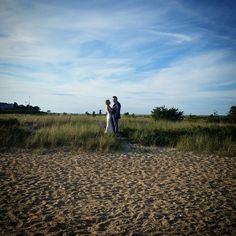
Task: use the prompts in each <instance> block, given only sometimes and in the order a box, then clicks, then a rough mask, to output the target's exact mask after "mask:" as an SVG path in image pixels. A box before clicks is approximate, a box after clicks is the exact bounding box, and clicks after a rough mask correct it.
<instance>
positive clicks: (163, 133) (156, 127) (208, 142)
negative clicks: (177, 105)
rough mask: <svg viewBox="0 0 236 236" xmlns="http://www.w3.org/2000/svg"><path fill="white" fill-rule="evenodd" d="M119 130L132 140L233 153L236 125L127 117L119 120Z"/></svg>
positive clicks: (234, 151)
mask: <svg viewBox="0 0 236 236" xmlns="http://www.w3.org/2000/svg"><path fill="white" fill-rule="evenodd" d="M121 130H122V134H123V135H124V136H126V137H128V139H129V140H130V141H131V142H133V143H140V144H142V145H147V146H150V145H154V146H168V147H176V148H177V149H180V150H187V151H196V152H208V153H217V154H221V155H229V156H236V126H235V125H232V124H227V123H219V124H215V123H209V122H204V121H199V122H190V121H180V122H169V121H154V120H152V119H151V118H149V117H136V118H129V117H127V118H126V119H124V120H123V121H122V125H121Z"/></svg>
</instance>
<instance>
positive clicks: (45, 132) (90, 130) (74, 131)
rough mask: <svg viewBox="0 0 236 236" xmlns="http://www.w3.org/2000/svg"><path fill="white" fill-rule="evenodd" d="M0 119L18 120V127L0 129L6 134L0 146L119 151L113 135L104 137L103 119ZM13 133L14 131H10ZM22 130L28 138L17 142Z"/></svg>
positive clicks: (69, 117) (47, 116) (48, 117)
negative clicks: (25, 131)
mask: <svg viewBox="0 0 236 236" xmlns="http://www.w3.org/2000/svg"><path fill="white" fill-rule="evenodd" d="M2 117H3V118H2V119H5V120H7V119H10V118H11V119H12V118H17V119H18V120H19V122H20V124H21V126H19V125H18V126H17V127H13V126H12V127H9V126H7V127H6V126H4V125H3V126H1V131H5V133H4V135H3V138H2V140H5V141H4V142H1V143H0V144H1V146H21V147H26V148H45V147H47V148H49V147H53V148H54V147H69V148H71V149H81V150H89V151H103V152H104V151H114V150H118V149H119V146H120V144H119V142H118V141H117V139H116V138H115V137H114V136H109V135H106V134H104V126H105V118H104V117H86V116H82V115H81V116H79V115H43V116H42V115H4V116H2ZM0 123H1V122H0ZM13 130H15V132H12V131H13ZM23 130H27V135H26V136H25V137H24V138H23V139H16V137H17V136H16V133H17V134H20V133H22V132H23ZM21 136H22V135H21ZM9 137H11V138H10V139H9ZM14 140H16V141H14ZM21 140H22V142H21ZM13 141H14V142H13Z"/></svg>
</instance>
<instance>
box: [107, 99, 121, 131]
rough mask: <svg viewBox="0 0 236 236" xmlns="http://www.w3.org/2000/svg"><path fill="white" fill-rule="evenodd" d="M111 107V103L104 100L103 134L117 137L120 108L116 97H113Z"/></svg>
mask: <svg viewBox="0 0 236 236" xmlns="http://www.w3.org/2000/svg"><path fill="white" fill-rule="evenodd" d="M113 103H114V104H113V106H112V107H111V102H110V100H109V99H107V100H106V102H105V104H106V113H107V116H106V118H107V124H106V130H105V133H114V134H116V135H118V128H119V127H118V121H119V119H120V108H121V105H120V103H119V102H118V99H117V97H116V96H113Z"/></svg>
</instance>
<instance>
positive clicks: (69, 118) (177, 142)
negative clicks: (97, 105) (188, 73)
mask: <svg viewBox="0 0 236 236" xmlns="http://www.w3.org/2000/svg"><path fill="white" fill-rule="evenodd" d="M104 129H105V117H104V116H96V117H93V116H85V115H53V114H51V115H20V114H18V115H1V116H0V131H1V133H0V145H1V146H2V147H24V148H45V147H46V148H48V147H69V148H72V149H81V150H89V151H101V152H106V151H116V150H119V149H120V142H119V140H117V139H116V138H115V137H114V136H112V135H107V134H104ZM120 131H121V135H122V136H124V137H127V139H128V140H129V142H131V143H137V144H141V145H146V146H163V147H175V148H177V149H179V150H186V151H196V152H209V153H217V154H220V155H228V156H235V155H236V126H235V125H233V124H227V123H209V122H206V121H204V120H199V121H197V122H196V120H195V121H194V122H191V121H181V122H168V121H154V120H153V119H152V118H151V117H148V116H146V117H144V116H143V117H141V116H140V117H138V116H137V117H128V116H123V117H122V118H121V120H120Z"/></svg>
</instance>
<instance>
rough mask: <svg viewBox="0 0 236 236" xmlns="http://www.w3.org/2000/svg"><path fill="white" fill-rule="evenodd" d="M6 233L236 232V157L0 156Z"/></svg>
mask: <svg viewBox="0 0 236 236" xmlns="http://www.w3.org/2000/svg"><path fill="white" fill-rule="evenodd" d="M0 161H1V167H0V179H1V182H0V234H1V235H17V234H18V235H236V158H233V157H218V156H213V155H196V154H193V153H183V152H178V151H176V150H174V149H153V150H151V149H150V150H143V149H140V150H139V149H134V150H131V151H129V152H126V153H115V154H98V153H97V154H96V153H83V152H80V153H75V152H64V151H48V153H35V152H30V151H17V152H15V153H10V152H7V153H6V152H5V153H3V152H2V153H1V154H0Z"/></svg>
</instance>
